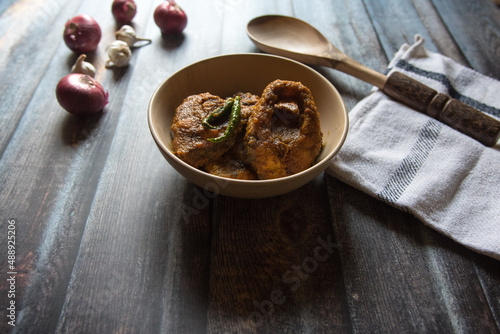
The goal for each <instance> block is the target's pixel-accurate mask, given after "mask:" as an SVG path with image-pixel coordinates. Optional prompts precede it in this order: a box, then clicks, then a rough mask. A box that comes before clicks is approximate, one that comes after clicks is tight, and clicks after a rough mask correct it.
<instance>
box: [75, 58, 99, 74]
mask: <svg viewBox="0 0 500 334" xmlns="http://www.w3.org/2000/svg"><path fill="white" fill-rule="evenodd" d="M86 58H87V55H85V54H81V55H80V56H79V57H78V59H77V60H76V62H75V64H74V65H73V67H71V73H81V74H87V75H89V76H91V77H92V78H93V77H95V67H94V65H92V64H91V63H89V62H86V61H85V59H86Z"/></svg>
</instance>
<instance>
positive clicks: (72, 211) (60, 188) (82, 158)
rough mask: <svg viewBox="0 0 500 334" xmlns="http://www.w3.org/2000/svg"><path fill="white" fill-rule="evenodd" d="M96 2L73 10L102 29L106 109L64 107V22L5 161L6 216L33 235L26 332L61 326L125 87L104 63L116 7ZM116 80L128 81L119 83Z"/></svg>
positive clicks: (23, 302) (26, 262)
mask: <svg viewBox="0 0 500 334" xmlns="http://www.w3.org/2000/svg"><path fill="white" fill-rule="evenodd" d="M97 4H98V1H95V2H93V3H92V2H89V1H87V2H86V3H85V4H84V5H82V6H81V7H80V8H78V10H75V9H73V12H72V13H71V14H70V15H68V16H73V15H76V14H78V13H82V12H85V13H88V14H90V15H92V16H94V17H95V18H96V20H97V21H98V22H99V23H100V25H101V29H102V30H103V38H102V40H101V43H102V44H100V48H99V49H98V51H97V53H96V55H95V58H94V59H93V60H94V61H93V62H94V64H95V66H96V68H97V70H98V73H97V78H98V80H100V81H101V82H102V83H103V85H104V87H106V88H107V89H108V90H109V92H110V95H111V97H110V104H109V105H108V106H107V107H106V112H105V113H103V114H102V115H98V116H96V117H92V118H89V119H85V120H81V119H77V118H75V117H73V116H71V115H69V114H67V113H66V112H65V111H63V110H62V108H61V107H60V106H59V105H58V103H57V101H56V99H55V95H54V88H55V85H56V84H57V82H58V80H59V79H60V78H61V77H62V76H64V75H66V74H67V73H69V68H70V66H71V65H72V63H73V61H74V59H75V58H76V56H75V55H74V54H73V53H72V52H71V51H69V50H68V49H67V47H66V46H65V45H64V43H62V42H61V41H62V38H61V31H62V27H60V28H54V27H51V28H53V29H56V30H57V31H59V32H58V33H57V34H51V33H50V34H48V37H47V40H45V41H44V43H49V44H50V45H55V46H57V48H56V51H55V52H54V54H53V57H52V60H51V62H50V64H48V65H47V68H46V69H45V68H43V67H42V68H41V69H36V68H35V69H32V70H33V71H34V72H36V73H37V75H38V74H39V73H38V70H42V71H43V72H44V73H41V74H40V76H41V81H40V84H39V85H38V83H37V85H38V86H37V89H36V91H34V93H33V96H32V97H31V98H29V99H28V100H29V102H30V103H29V104H28V105H27V107H26V111H25V112H24V115H23V117H22V119H21V121H20V123H19V125H18V127H17V129H16V132H15V133H14V135H13V137H12V138H11V140H10V142H9V146H8V147H7V149H6V151H5V152H4V154H3V156H2V160H1V162H0V170H1V171H2V172H1V183H2V193H1V194H0V197H1V200H2V203H5V205H6V207H7V208H8V209H9V212H8V213H6V214H8V215H9V217H13V218H15V219H16V221H17V222H18V232H19V234H20V236H23V235H24V236H26V237H28V236H30V237H29V238H27V239H26V241H25V242H24V243H23V247H22V248H19V251H18V253H17V261H18V263H19V271H18V272H19V284H18V291H17V292H18V293H17V298H18V299H17V300H18V305H19V307H18V311H19V317H18V328H21V330H24V331H30V330H33V329H34V328H36V329H37V330H40V331H47V332H49V331H51V330H54V329H55V327H56V326H57V319H58V318H59V315H60V310H61V307H62V305H63V302H64V296H65V293H66V286H67V284H68V281H69V279H70V274H71V270H72V268H73V264H74V261H75V259H76V256H77V254H78V248H79V245H80V239H81V236H82V233H83V229H84V228H85V222H86V219H87V214H88V210H89V208H90V206H91V203H92V198H93V195H94V192H95V189H96V187H97V184H98V180H99V177H100V173H101V170H102V168H103V165H104V163H105V161H106V155H107V152H108V150H109V146H110V144H111V140H112V138H113V132H114V129H115V128H116V123H117V121H118V118H119V115H120V113H119V111H120V109H121V106H122V104H123V100H122V99H121V98H120V96H122V95H125V93H126V91H127V83H128V80H129V78H127V73H126V72H125V71H115V72H112V71H108V70H105V69H104V61H105V58H104V57H105V56H104V47H105V45H106V44H107V43H109V42H110V41H112V40H114V34H113V32H114V30H115V23H114V20H113V19H112V16H111V14H110V12H109V11H105V12H103V11H102V9H101V8H100V7H99V6H98V5H97ZM75 13H76V14H75ZM66 14H67V13H66ZM66 14H65V15H66ZM145 14H147V13H145ZM138 22H140V21H138ZM63 23H64V21H63ZM47 26H50V25H48V24H47ZM41 33H43V30H42V31H41ZM38 37H40V36H38ZM23 59H24V60H23V61H24V62H28V61H29V59H28V58H26V57H24V58H23ZM24 64H25V66H26V63H24ZM23 73H25V72H21V74H23ZM42 75H43V77H42ZM117 78H121V79H122V81H121V82H117ZM113 97H116V98H113ZM17 98H19V96H17ZM2 107H3V108H4V107H5V106H2Z"/></svg>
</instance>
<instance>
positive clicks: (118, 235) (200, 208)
mask: <svg viewBox="0 0 500 334" xmlns="http://www.w3.org/2000/svg"><path fill="white" fill-rule="evenodd" d="M136 2H137V4H138V13H137V16H136V17H135V18H134V20H133V23H134V26H135V28H136V31H137V33H138V35H140V36H142V37H147V38H150V39H152V44H151V45H148V46H145V47H142V48H139V49H136V50H134V51H133V55H132V59H131V64H130V66H129V67H128V68H123V69H106V68H105V67H104V63H105V61H106V58H107V56H106V51H105V46H106V45H107V44H109V43H110V42H111V41H113V40H114V34H113V33H114V31H115V30H116V29H117V26H116V24H115V22H114V20H113V18H112V16H111V11H110V7H111V6H110V4H111V1H105V2H103V1H101V0H86V1H83V0H72V1H64V0H33V1H20V0H18V1H16V0H2V2H1V4H0V13H1V17H0V83H1V84H0V128H1V130H0V157H1V160H0V203H1V204H0V219H1V231H2V232H1V233H2V241H1V245H2V247H1V249H2V250H1V252H2V255H1V256H0V259H1V260H0V264H1V275H0V277H1V280H0V282H1V283H0V296H1V297H0V301H1V304H2V305H1V309H0V319H1V320H0V323H1V329H0V332H2V333H4V332H6V331H12V332H16V333H52V332H61V333H160V332H161V333H167V332H168V333H198V332H211V333H233V332H258V333H350V332H356V333H500V262H499V261H496V260H494V259H492V258H488V257H485V256H482V255H479V254H477V253H474V252H472V251H470V250H468V249H466V248H465V247H462V246H461V245H459V244H457V243H455V242H454V241H452V240H450V239H448V238H447V237H445V236H443V235H441V234H439V233H438V232H436V231H434V230H432V229H430V228H428V227H425V226H424V225H423V224H422V223H421V222H420V221H418V220H417V219H415V218H414V217H412V216H411V215H409V214H407V213H404V212H401V211H399V210H397V209H394V208H392V207H390V206H388V205H386V204H383V203H382V202H380V201H378V200H377V199H374V198H372V197H370V196H368V195H366V194H363V193H362V192H360V191H358V190H355V189H354V188H352V187H350V186H348V185H346V184H343V183H341V182H340V181H338V180H336V179H334V178H332V177H331V176H327V175H321V176H319V177H317V178H316V179H315V180H314V181H313V182H310V183H309V184H307V185H306V186H304V187H302V188H301V189H299V190H296V191H294V192H292V193H289V194H286V195H283V196H279V197H273V198H269V199H260V200H248V199H236V198H228V197H223V196H217V197H215V198H209V197H207V196H203V192H202V191H201V190H200V189H199V188H197V187H195V186H193V185H192V184H189V183H188V182H186V181H185V180H184V179H183V178H182V177H181V176H180V175H179V174H178V173H176V172H175V171H174V170H173V169H172V168H171V167H170V166H169V165H168V164H167V162H166V161H165V160H164V159H163V158H162V156H161V154H160V153H159V151H158V150H157V148H156V147H155V144H154V142H153V139H152V137H151V135H150V133H149V129H148V125H147V118H146V110H147V105H148V102H149V98H150V96H151V94H152V92H153V91H154V89H155V88H156V87H157V86H158V85H159V84H160V83H161V82H162V81H163V80H164V79H165V78H167V77H168V76H169V75H171V74H172V73H174V72H175V71H177V70H179V69H180V68H182V67H184V66H186V65H188V64H190V63H192V62H195V61H198V60H201V59H204V58H207V57H210V56H216V55H220V54H228V53H243V52H258V50H257V49H256V48H255V47H254V45H253V44H252V43H251V41H250V40H249V39H248V37H247V36H246V30H245V28H246V23H247V22H248V21H249V20H250V19H252V18H253V17H255V16H259V15H264V14H283V15H291V16H296V17H298V18H300V19H303V20H305V21H308V22H310V23H312V24H313V25H315V26H316V27H317V28H318V29H319V30H320V31H322V32H323V33H324V34H325V35H326V36H327V38H328V39H329V40H331V41H332V42H333V43H334V44H335V45H337V46H338V47H339V48H340V49H341V50H343V51H344V52H345V53H347V54H348V55H350V56H351V57H352V58H354V59H356V60H357V61H359V62H361V63H363V64H365V65H367V66H369V67H371V68H373V69H375V70H378V71H384V70H385V68H386V66H387V64H388V61H389V60H390V59H391V58H392V56H393V55H394V53H395V52H396V51H397V50H398V49H399V47H400V46H401V45H402V44H403V43H405V42H408V43H412V42H413V37H414V35H415V34H420V35H422V36H423V37H424V38H425V39H426V44H425V45H426V47H427V48H428V49H430V50H432V51H438V52H440V53H443V54H445V55H447V56H449V57H452V58H454V59H456V60H457V61H459V62H460V63H463V64H465V65H467V66H470V67H472V68H474V69H476V70H478V71H480V72H482V73H484V74H486V75H489V76H491V77H493V78H495V79H500V61H499V59H500V58H499V55H500V8H499V7H497V5H495V4H494V2H493V1H492V0H474V1H469V0H461V1H452V0H388V1H378V0H349V1H340V0H332V1H328V2H327V1H319V0H314V1H313V0H312V1H300V0H297V1H277V0H276V1H264V0H254V1H243V0H214V1H201V0H197V1H195V0H191V1H188V0H185V1H181V0H179V4H180V5H181V6H182V7H183V9H184V10H185V11H186V13H187V15H188V18H189V22H188V26H187V28H186V30H185V31H184V35H183V36H181V37H176V38H162V36H161V34H160V31H159V29H158V28H157V26H156V25H155V23H154V21H153V10H154V8H155V7H156V6H157V5H158V4H159V3H161V1H159V0H158V1H146V0H141V1H136ZM82 13H87V14H89V15H91V16H93V17H94V18H95V19H96V20H97V21H98V22H99V24H100V26H101V29H102V32H103V33H102V35H103V36H102V40H101V42H100V45H99V49H98V50H97V52H96V53H95V55H93V56H91V57H90V60H91V61H92V63H93V64H94V65H95V67H96V68H97V76H96V78H97V79H98V80H99V81H100V82H101V83H102V84H103V85H104V86H105V87H106V89H107V90H108V91H109V95H110V99H109V100H110V103H109V104H108V105H107V106H106V108H105V112H104V113H103V114H102V115H100V116H97V117H91V118H87V119H78V118H76V117H73V116H72V115H70V114H68V113H66V112H65V111H64V110H63V109H62V108H61V107H60V106H59V104H58V103H57V101H56V98H55V93H54V90H55V86H56V84H57V82H58V81H59V79H60V78H62V77H63V76H65V75H66V74H67V73H68V72H69V70H70V67H71V66H72V65H73V63H74V61H75V60H76V57H77V56H76V55H75V54H73V53H72V52H71V51H70V50H69V49H68V48H67V47H66V45H65V44H64V42H63V39H62V30H63V26H64V23H65V22H66V20H67V19H68V18H70V17H73V16H75V15H77V14H82ZM316 69H317V70H318V71H320V72H321V73H322V74H324V75H325V76H326V77H327V78H328V79H329V80H331V82H332V83H334V84H335V85H336V86H337V87H338V89H339V91H340V93H341V94H342V96H343V98H344V99H345V102H346V105H347V107H348V109H349V110H351V109H352V108H353V107H354V105H355V104H356V103H357V102H359V101H360V100H361V99H362V98H363V97H365V96H366V95H367V94H368V93H369V91H370V89H371V87H370V86H369V85H367V84H365V83H363V82H360V81H359V80H357V79H354V78H351V77H348V76H347V75H344V74H342V73H339V72H336V71H334V70H331V69H326V68H316ZM9 229H10V230H15V237H16V239H15V241H16V244H15V263H14V268H12V269H10V268H9V262H8V251H7V235H8V231H9ZM11 271H14V272H15V274H13V275H11V274H7V273H8V272H11ZM11 277H13V279H11V280H8V279H10V278H11ZM12 289H14V290H15V297H14V296H12V298H11V297H9V291H10V292H12ZM12 301H14V302H15V305H14V308H15V311H14V314H15V320H14V322H13V323H14V324H15V327H12V326H11V325H9V324H8V321H11V319H9V318H8V315H9V314H10V311H9V310H7V309H6V308H7V306H9V305H10V304H9V303H11V302H12Z"/></svg>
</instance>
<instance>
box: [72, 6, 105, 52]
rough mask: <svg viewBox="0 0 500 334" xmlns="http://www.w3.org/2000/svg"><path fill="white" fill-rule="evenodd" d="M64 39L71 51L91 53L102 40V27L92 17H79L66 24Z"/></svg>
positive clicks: (82, 15) (85, 15)
mask: <svg viewBox="0 0 500 334" xmlns="http://www.w3.org/2000/svg"><path fill="white" fill-rule="evenodd" d="M63 38H64V42H65V43H66V45H67V46H68V48H69V49H70V50H71V51H73V52H76V53H91V52H93V51H95V50H96V49H97V45H98V44H99V41H100V40H101V27H100V26H99V24H98V23H97V22H96V21H95V20H94V19H93V18H92V17H91V16H90V15H87V14H81V15H77V16H75V17H74V18H72V19H71V20H68V21H67V22H66V24H65V26H64V33H63Z"/></svg>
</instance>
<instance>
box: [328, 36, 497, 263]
mask: <svg viewBox="0 0 500 334" xmlns="http://www.w3.org/2000/svg"><path fill="white" fill-rule="evenodd" d="M423 44H424V40H423V38H422V37H420V36H416V37H415V44H413V45H408V44H405V45H403V46H402V47H401V49H400V50H399V51H398V52H397V53H396V55H395V58H394V59H393V60H392V61H391V63H390V64H389V73H390V72H391V71H400V72H402V73H404V74H406V75H408V76H410V77H413V78H415V79H417V80H419V81H420V82H422V83H424V84H426V85H428V86H430V87H432V88H434V89H435V90H437V91H439V92H442V93H446V94H449V95H450V96H452V97H454V98H456V99H458V100H461V101H462V102H465V103H467V104H469V105H471V106H473V107H475V108H476V109H479V110H481V111H483V112H485V113H488V114H490V115H493V116H495V117H496V118H499V116H500V98H499V96H500V95H499V94H500V82H499V81H496V80H493V79H492V78H489V77H486V76H484V75H482V74H480V73H477V72H475V71H473V70H471V69H470V68H466V67H464V66H462V65H460V64H458V63H456V62H455V61H453V60H452V59H450V58H447V57H444V56H442V55H440V54H437V53H434V52H430V51H428V50H426V49H425V48H424V46H423ZM349 119H350V127H349V133H348V136H347V139H346V142H345V144H344V146H343V147H342V149H341V150H340V151H339V153H338V154H337V156H336V158H335V159H334V162H333V164H332V165H331V166H330V167H329V168H328V170H327V172H328V173H329V174H331V175H333V176H335V177H336V178H338V179H340V180H341V181H343V182H345V183H347V184H350V185H352V186H354V187H356V188H358V189H360V190H362V191H364V192H366V193H368V194H370V195H372V196H375V197H377V198H379V199H381V200H382V201H384V202H387V203H389V204H391V205H393V206H395V207H397V208H399V209H402V210H404V211H408V212H410V213H411V214H413V215H414V216H416V217H417V218H418V219H420V220H421V221H423V222H424V223H425V224H427V225H429V226H431V227H432V228H434V229H436V230H438V231H440V232H441V233H443V234H445V235H447V236H449V237H450V238H452V239H453V240H455V241H457V242H458V243H460V244H462V245H464V246H466V247H468V248H470V249H472V250H475V251H477V252H479V253H482V254H486V255H489V256H491V257H493V258H495V259H500V177H499V173H498V172H499V170H500V150H499V144H498V143H497V145H496V146H495V147H494V148H488V147H485V146H483V145H482V144H480V143H479V142H477V141H475V140H473V139H471V138H469V137H467V136H465V135H463V134H461V133H459V132H458V131H456V130H453V129H452V128H450V127H448V126H446V125H444V124H443V123H441V122H439V121H437V120H434V119H432V118H430V117H429V116H427V115H424V114H422V113H419V112H417V111H414V110H412V109H410V108H408V107H406V106H404V105H402V104H400V103H398V102H395V101H394V100H392V99H391V98H389V97H388V96H387V95H385V94H384V93H382V92H380V91H379V90H377V89H375V90H374V91H373V92H372V93H371V94H370V95H369V96H368V97H366V98H365V99H363V100H362V101H360V102H359V103H358V104H357V105H356V106H355V107H354V108H353V110H352V111H351V112H350V113H349Z"/></svg>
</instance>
